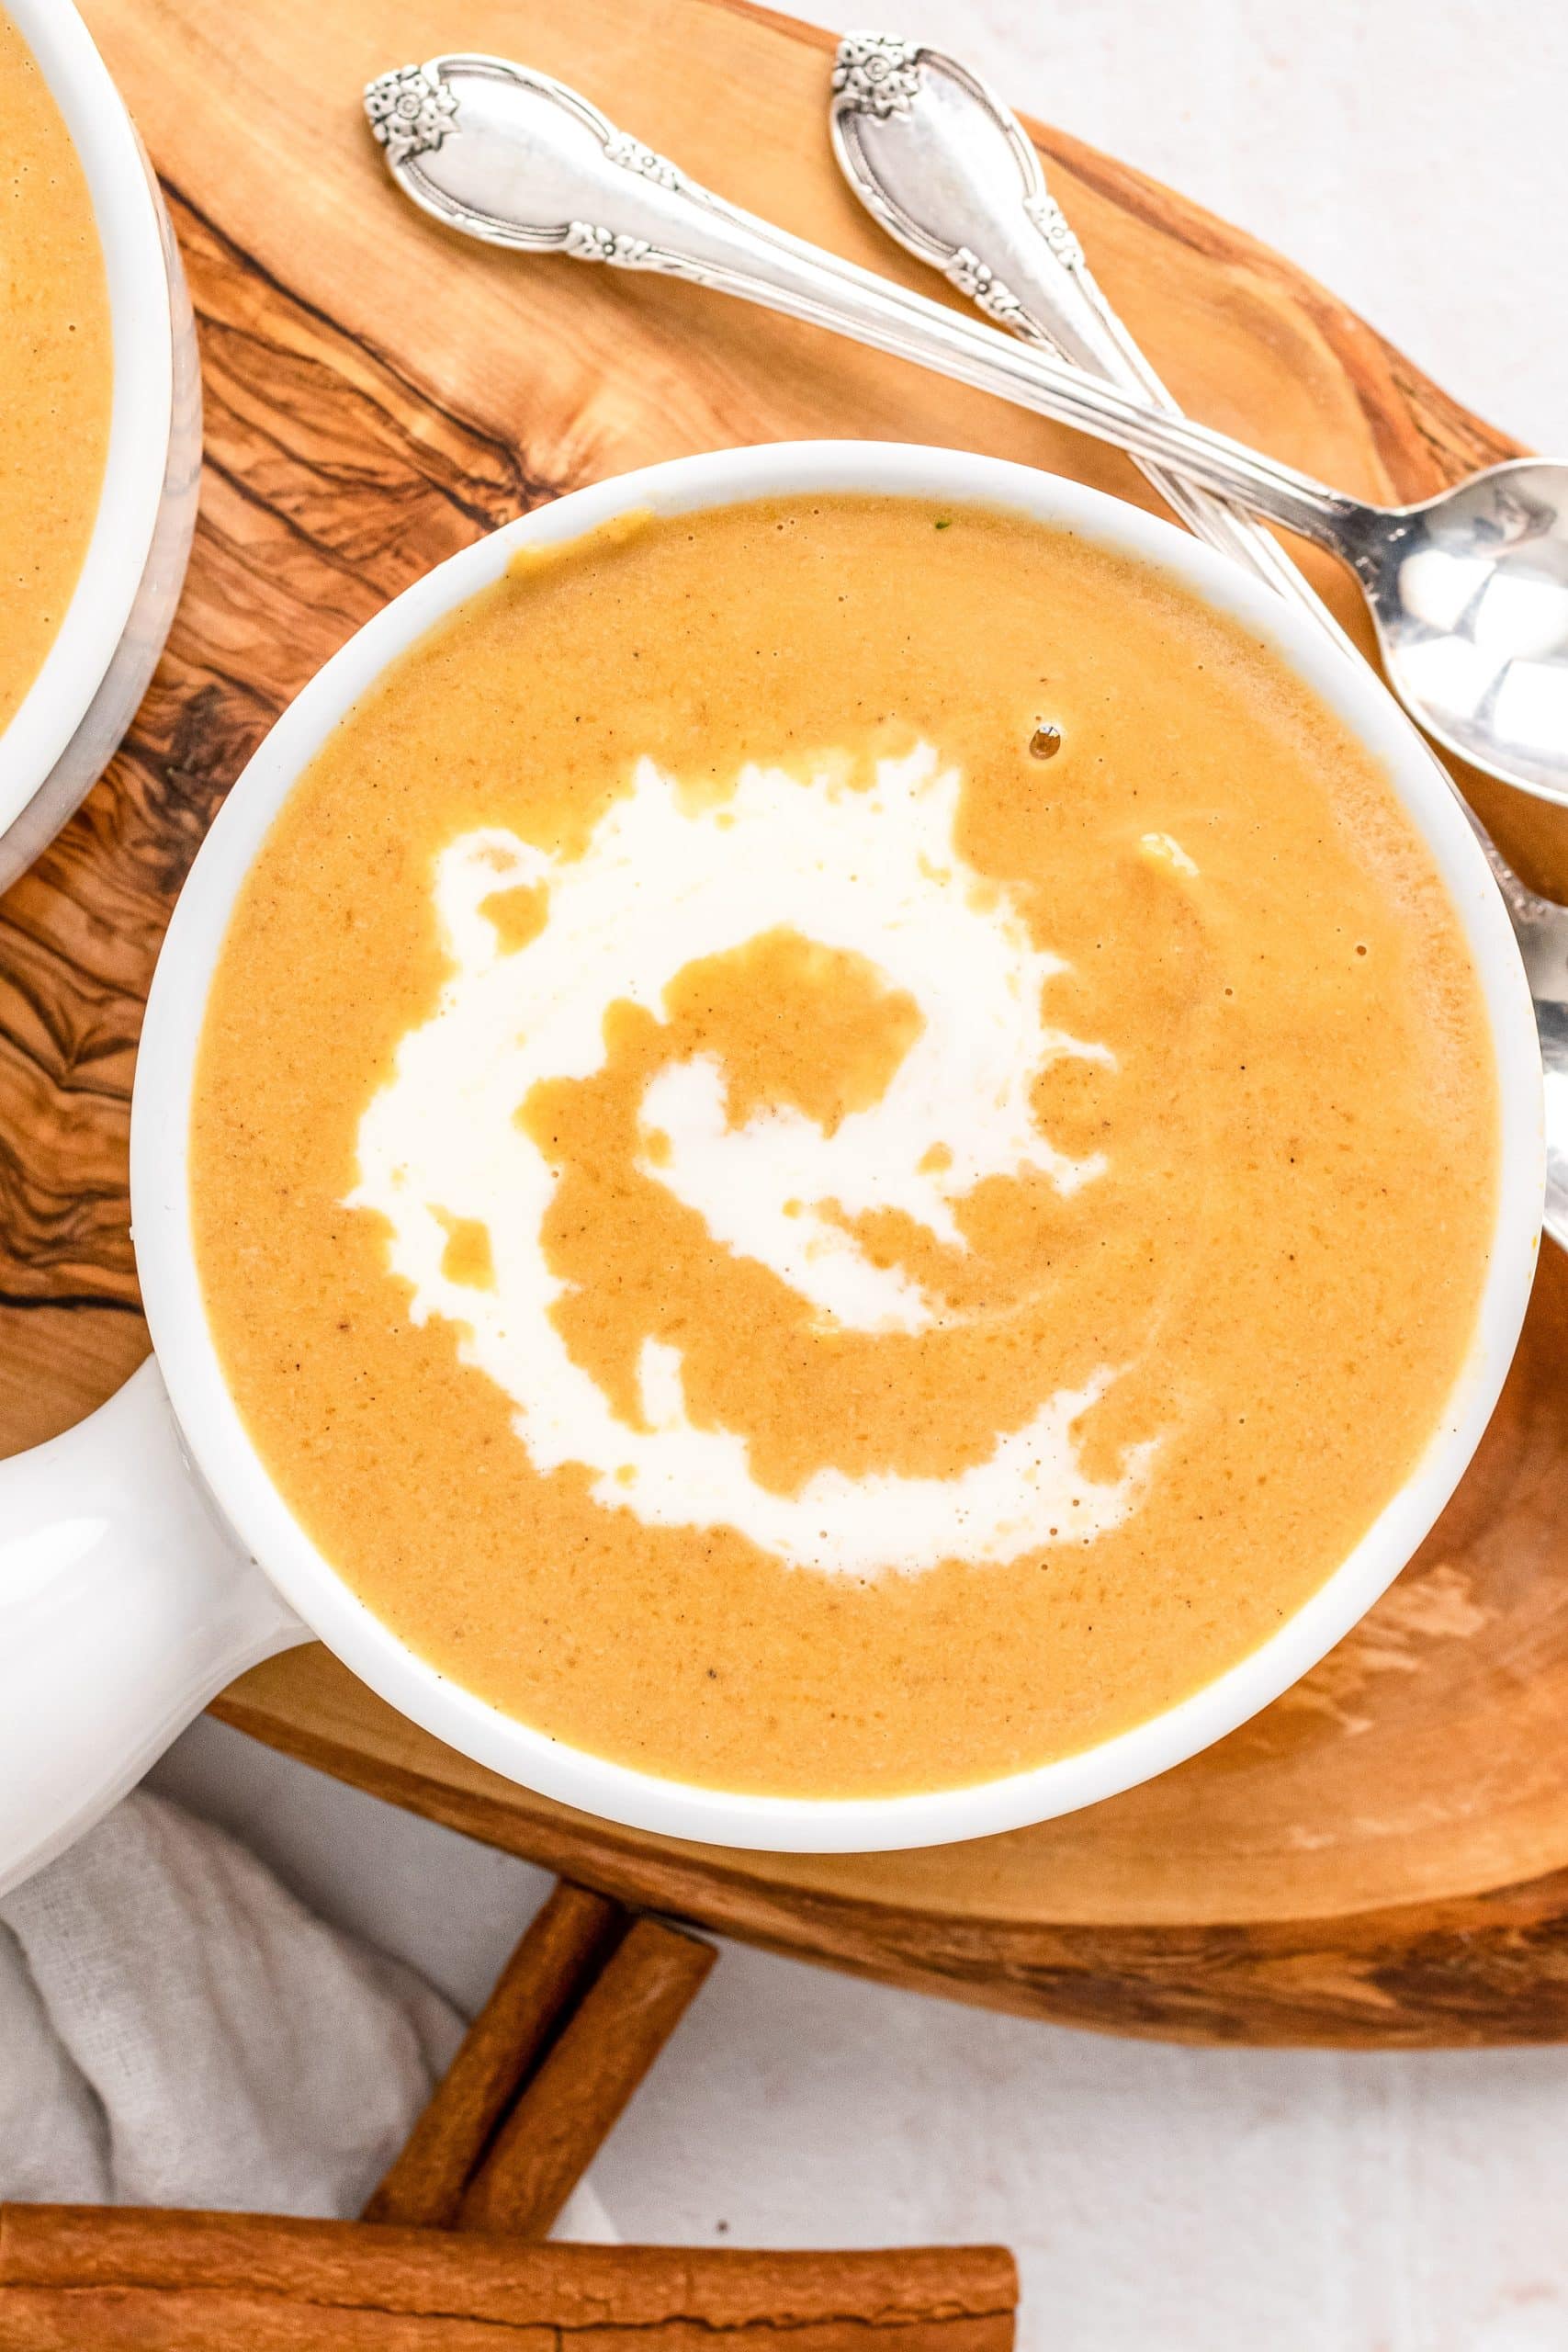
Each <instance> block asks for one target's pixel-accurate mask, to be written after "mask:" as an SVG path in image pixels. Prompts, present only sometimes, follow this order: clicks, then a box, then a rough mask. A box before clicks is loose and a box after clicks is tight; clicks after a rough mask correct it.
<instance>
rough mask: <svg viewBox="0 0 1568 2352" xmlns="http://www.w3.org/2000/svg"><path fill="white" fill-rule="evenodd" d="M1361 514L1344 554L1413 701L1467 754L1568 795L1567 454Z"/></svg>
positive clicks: (1548, 793)
mask: <svg viewBox="0 0 1568 2352" xmlns="http://www.w3.org/2000/svg"><path fill="white" fill-rule="evenodd" d="M1362 513H1363V515H1365V516H1366V518H1367V523H1368V528H1367V530H1366V533H1365V538H1364V542H1363V544H1361V545H1360V546H1357V545H1356V544H1355V542H1354V539H1353V538H1351V539H1349V541H1348V545H1347V548H1346V549H1345V552H1346V553H1347V554H1348V558H1349V560H1350V561H1351V563H1352V565H1353V567H1354V569H1355V571H1356V573H1357V575H1358V577H1359V580H1360V582H1361V585H1362V588H1363V589H1364V591H1365V593H1366V597H1367V602H1368V604H1369V605H1371V612H1372V617H1373V620H1374V621H1375V623H1376V625H1377V631H1378V637H1379V639H1380V641H1381V643H1382V652H1383V660H1384V662H1385V664H1386V667H1387V670H1388V674H1389V679H1390V682H1391V683H1392V684H1393V688H1394V691H1395V692H1396V693H1397V694H1398V695H1399V698H1400V700H1401V701H1402V702H1403V703H1404V706H1405V707H1406V709H1407V710H1409V711H1410V712H1411V713H1412V715H1413V716H1414V717H1415V718H1418V719H1419V720H1420V722H1421V724H1422V726H1423V727H1425V728H1426V729H1427V733H1428V734H1429V735H1434V736H1436V738H1437V739H1438V741H1439V742H1440V743H1444V744H1446V745H1447V746H1448V748H1449V749H1450V751H1453V752H1458V753H1459V754H1460V757H1461V759H1465V760H1469V761H1471V762H1472V764H1473V765H1475V766H1476V767H1482V768H1486V769H1488V770H1489V771H1490V772H1491V773H1492V774H1493V775H1499V776H1502V777H1503V778H1504V779H1505V780H1506V781H1507V782H1509V783H1512V784H1517V785H1521V786H1524V788H1525V789H1526V790H1527V791H1530V792H1535V793H1537V794H1539V795H1540V797H1542V798H1545V799H1549V800H1557V801H1562V802H1563V803H1565V804H1568V466H1564V465H1557V464H1553V463H1551V461H1550V460H1548V459H1546V458H1516V459H1514V460H1513V461H1512V462H1510V463H1508V464H1506V465H1500V466H1492V467H1489V468H1488V469H1487V470H1486V471H1485V472H1484V473H1482V474H1475V475H1473V476H1472V478H1471V479H1470V480H1469V481H1462V482H1460V483H1459V484H1458V485H1457V486H1456V487H1455V488H1454V489H1452V490H1446V491H1441V492H1438V495H1437V497H1435V498H1428V499H1426V500H1423V502H1422V503H1420V504H1419V505H1417V506H1406V507H1399V508H1393V509H1382V508H1376V507H1367V508H1364V509H1363V510H1362Z"/></svg>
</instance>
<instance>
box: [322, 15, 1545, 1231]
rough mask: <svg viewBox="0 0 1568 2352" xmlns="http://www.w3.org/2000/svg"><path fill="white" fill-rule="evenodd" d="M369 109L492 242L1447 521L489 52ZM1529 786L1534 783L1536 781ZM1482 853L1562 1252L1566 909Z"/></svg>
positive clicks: (1184, 453)
mask: <svg viewBox="0 0 1568 2352" xmlns="http://www.w3.org/2000/svg"><path fill="white" fill-rule="evenodd" d="M365 107H366V113H367V116H368V118H369V121H370V125H371V128H372V130H374V131H375V134H376V136H377V138H378V140H379V141H381V143H382V145H383V147H384V148H385V150H386V154H387V161H388V164H389V167H390V168H391V171H392V173H393V175H394V177H395V178H396V179H397V180H398V182H399V184H400V186H401V187H402V188H403V189H404V191H405V193H406V194H407V195H408V196H410V197H411V198H412V200H413V201H414V203H416V204H417V205H419V206H420V207H421V208H422V209H423V210H424V211H426V212H428V213H430V214H431V215H432V216H433V217H434V219H436V220H442V221H445V222H446V223H447V225H448V226H450V227H452V228H456V229H461V230H463V231H465V232H467V233H468V235H470V236H475V237H479V238H481V239H482V240H484V241H485V242H486V243H491V244H496V245H506V246H512V247H514V248H518V249H521V250H523V251H525V252H530V253H565V254H571V255H572V256H574V257H575V258H576V259H578V260H580V261H592V262H608V263H612V264H615V265H616V266H619V267H621V268H625V269H647V270H657V271H661V272H663V273H664V274H665V275H667V276H670V277H681V278H684V279H687V280H688V281H689V282H691V283H693V284H694V285H699V286H711V287H713V288H716V289H717V290H718V291H720V292H724V293H729V294H737V295H739V296H741V297H742V298H743V299H745V300H749V301H753V302H758V303H761V304H763V305H764V306H765V307H767V308H769V309H771V310H775V311H784V312H785V313H787V314H788V315H789V316H791V317H794V318H798V319H803V320H806V321H807V322H809V323H810V324H813V325H816V326H823V327H830V328H833V329H835V330H836V331H837V332H838V333H840V334H848V335H851V336H852V337H853V338H855V339H856V340H857V341H859V342H862V343H866V344H870V345H874V347H875V348H877V349H878V350H883V351H887V352H891V353H893V354H894V355H895V356H897V357H900V358H905V359H910V360H914V361H915V362H917V363H918V364H919V365H921V366H924V367H928V368H935V369H937V370H938V371H939V372H941V373H943V374H946V375H949V376H952V377H954V378H956V379H958V380H959V381H961V382H964V383H967V384H972V385H974V386H976V388H977V389H978V390H982V391H988V392H994V393H996V394H998V396H999V397H1000V398H1001V399H1003V400H1011V401H1017V402H1019V403H1021V405H1022V406H1023V407H1025V408H1031V409H1034V410H1036V411H1037V412H1038V413H1041V414H1043V415H1047V416H1055V417H1057V418H1059V419H1060V420H1061V421H1062V422H1064V423H1065V424H1073V425H1077V426H1078V427H1079V428H1080V429H1081V430H1083V431H1084V432H1087V433H1090V434H1093V435H1096V436H1097V437H1098V438H1100V439H1101V440H1106V441H1110V442H1112V443H1114V444H1116V445H1117V446H1119V447H1122V448H1126V449H1128V450H1130V451H1131V452H1132V453H1133V454H1134V456H1135V457H1137V458H1139V459H1140V460H1142V459H1144V458H1148V459H1150V460H1151V461H1152V462H1154V463H1155V464H1156V465H1158V464H1161V463H1166V464H1169V465H1171V466H1172V467H1174V468H1176V469H1179V471H1180V472H1181V473H1182V474H1183V475H1184V476H1186V477H1190V478H1192V479H1195V480H1197V481H1200V482H1201V483H1202V484H1203V485H1205V486H1206V487H1207V488H1209V489H1211V490H1213V491H1217V492H1221V493H1222V494H1224V492H1235V494H1237V495H1238V496H1240V497H1242V498H1243V499H1244V500H1245V501H1246V503H1247V504H1249V505H1252V506H1257V507H1260V508H1262V509H1263V510H1265V511H1267V512H1268V513H1269V514H1270V515H1273V516H1274V517H1275V519H1277V520H1279V521H1280V522H1283V523H1285V524H1287V525H1288V526H1290V527H1292V528H1293V529H1297V530H1301V531H1303V532H1304V533H1305V534H1306V535H1307V536H1308V537H1324V538H1325V543H1330V544H1333V545H1335V546H1336V547H1338V546H1339V543H1340V536H1341V533H1342V532H1343V533H1345V534H1348V531H1349V529H1350V523H1351V520H1353V519H1354V518H1357V517H1363V518H1367V521H1366V525H1365V528H1366V531H1367V533H1368V535H1369V544H1370V541H1371V537H1372V536H1375V530H1374V526H1377V525H1378V524H1380V523H1382V524H1386V525H1387V526H1389V527H1390V529H1391V531H1393V530H1394V529H1403V530H1405V531H1406V533H1407V535H1408V538H1409V544H1410V546H1411V547H1412V548H1415V547H1416V544H1417V542H1419V543H1420V545H1422V546H1425V545H1426V544H1427V539H1428V538H1429V537H1431V535H1432V533H1433V532H1434V530H1440V529H1441V528H1443V527H1446V526H1443V524H1442V518H1441V515H1440V514H1439V513H1438V510H1439V509H1440V508H1442V507H1443V506H1444V504H1445V501H1444V500H1435V501H1429V502H1427V504H1426V505H1424V506H1417V507H1411V508H1408V509H1397V510H1384V509H1382V508H1376V507H1366V506H1361V505H1359V503H1358V502H1357V501H1355V500H1354V499H1349V498H1346V497H1343V496H1342V495H1341V494H1340V493H1339V492H1337V491H1332V490H1328V489H1325V487H1324V486H1323V485H1322V484H1321V483H1317V482H1314V481H1310V480H1309V479H1308V478H1307V477H1306V476H1304V475H1302V474H1297V473H1295V472H1293V471H1292V469H1291V468H1289V467H1287V466H1281V465H1278V464H1277V463H1276V462H1275V461H1274V460H1273V459H1272V458H1263V457H1259V456H1258V455H1257V454H1256V453H1254V452H1253V451H1250V450H1247V449H1245V448H1243V447H1241V446H1240V444H1239V443H1236V442H1233V441H1229V440H1227V439H1226V438H1225V437H1224V435H1221V434H1217V433H1212V432H1210V431H1209V430H1208V428H1207V427H1205V426H1203V425H1199V424H1191V423H1190V422H1189V421H1188V420H1187V419H1185V418H1182V417H1179V416H1175V415H1172V414H1170V413H1168V412H1162V411H1160V410H1157V409H1154V408H1150V407H1147V406H1145V404H1144V403H1143V402H1141V401H1137V400H1134V399H1133V398H1131V397H1129V395H1127V394H1126V393H1124V392H1122V391H1120V390H1117V389H1116V388H1115V387H1113V386H1111V385H1110V384H1108V383H1105V382H1103V381H1101V380H1100V379H1096V378H1095V377H1092V376H1090V375H1089V374H1087V373H1086V372H1085V371H1084V370H1083V369H1081V368H1076V367H1073V366H1071V365H1069V364H1068V363H1067V362H1066V361H1063V360H1059V359H1055V358H1053V357H1052V356H1050V355H1049V353H1048V352H1046V351H1045V350H1043V349H1041V348H1039V347H1035V346H1032V345H1028V346H1026V345H1023V344H1021V343H1020V342H1017V341H1015V340H1013V339H1012V338H1010V337H1009V336H1007V335H1004V334H997V333H995V332H993V331H992V330H991V329H990V328H989V327H985V326H981V325H978V324H971V323H970V322H967V321H965V320H964V319H962V318H959V317H955V316H954V314H953V311H950V310H947V309H946V308H944V307H943V306H942V304H940V303H936V302H930V301H927V300H925V299H924V297H923V296H921V295H919V294H911V293H908V292H907V291H906V290H905V289H904V288H902V287H898V286H895V285H893V284H892V283H890V282H889V281H888V280H887V279H886V278H880V277H875V276H874V274H873V273H872V272H871V271H869V270H863V269H859V268H857V267H856V266H854V264H853V263H852V262H847V261H842V260H840V258H839V257H838V256H837V255H836V254H829V253H827V252H824V251H823V250H821V249H820V248H819V247H818V246H815V245H810V244H807V243H806V242H805V241H804V240H803V239H801V238H798V237H793V236H791V235H789V234H788V232H786V231H784V230H782V229H776V228H774V227H773V226H772V225H771V224H770V223H769V222H767V221H764V220H758V219H757V218H756V217H755V216H754V215H753V214H751V213H748V212H743V211H741V210H740V209H739V207H737V206H735V205H730V204H727V203H725V202H724V200H723V199H722V198H719V197H716V196H714V195H713V194H711V193H710V191H709V190H707V189H706V188H704V187H700V186H699V185H698V184H697V183H696V182H695V181H693V180H690V179H688V178H687V177H686V176H685V175H684V174H683V173H682V172H680V171H678V170H677V169H676V167H675V165H674V164H671V163H669V162H667V161H666V160H665V159H664V158H663V157H662V156H660V155H657V154H655V153H653V152H652V151H651V150H650V149H649V148H647V147H645V146H644V145H643V144H642V143H641V141H638V140H636V139H632V138H629V137H628V136H627V135H626V132H624V131H620V130H616V129H615V126H614V124H613V123H611V122H609V121H607V120H606V119H605V118H604V116H603V115H602V114H601V113H600V112H599V110H598V109H597V107H592V106H591V105H590V104H589V103H588V101H587V100H586V99H585V98H582V97H581V96H579V95H578V94H577V92H576V91H574V90H570V89H569V88H567V86H566V85H565V84H564V83H560V82H556V81H553V80H552V79H551V78H550V77H549V76H548V75H547V74H536V73H535V72H533V71H532V70H531V69H529V68H528V67H526V66H523V65H516V64H513V63H512V62H509V61H508V60H506V59H504V58H498V57H484V56H469V55H452V56H446V57H437V58H434V59H432V60H431V61H430V62H428V63H427V64H425V65H423V66H412V65H411V66H405V67H403V68H401V69H400V70H399V71H398V72H396V73H392V74H383V75H381V76H380V77H379V78H378V80H376V81H374V82H372V83H371V84H370V85H369V86H368V88H367V91H366V97H365ZM1561 470H1562V469H1551V468H1540V467H1535V466H1533V465H1532V464H1531V463H1530V462H1529V461H1523V462H1522V463H1521V464H1520V465H1518V466H1515V467H1510V466H1502V467H1496V468H1494V469H1492V471H1491V472H1490V473H1488V474H1483V475H1480V476H1477V477H1476V479H1475V481H1472V482H1469V483H1465V484H1462V485H1461V488H1460V490H1459V491H1457V492H1450V493H1448V494H1447V499H1448V501H1450V502H1451V501H1454V500H1459V501H1463V500H1464V499H1466V498H1467V497H1468V498H1473V499H1474V501H1475V502H1476V503H1477V505H1478V507H1479V508H1484V507H1486V506H1487V505H1488V504H1489V503H1491V502H1506V498H1507V497H1509V496H1512V495H1513V494H1514V493H1512V492H1509V490H1508V487H1507V485H1508V484H1509V482H1510V481H1513V480H1514V479H1515V478H1516V477H1517V478H1518V479H1520V480H1521V481H1525V480H1527V479H1528V478H1530V477H1532V476H1533V475H1534V474H1536V473H1547V474H1551V475H1553V476H1555V475H1557V474H1559V473H1560V472H1561ZM1489 486H1490V487H1489ZM1520 494H1524V493H1523V492H1521V493H1520ZM1554 515H1555V510H1554ZM1347 518H1349V519H1347ZM1357 527H1358V528H1360V527H1362V526H1359V525H1358V526H1357ZM1556 527H1557V529H1558V531H1559V533H1560V534H1561V536H1560V537H1558V538H1557V539H1555V540H1553V541H1552V542H1551V545H1553V546H1554V547H1556V548H1557V549H1558V552H1559V554H1560V555H1561V556H1562V559H1563V561H1564V565H1565V573H1564V586H1563V590H1562V594H1563V600H1564V610H1565V622H1564V637H1565V639H1568V524H1564V523H1563V522H1562V520H1561V518H1558V519H1557V522H1556ZM1330 533H1332V534H1333V535H1334V536H1333V537H1332V539H1329V538H1328V536H1327V535H1329V534H1330ZM1434 544H1435V542H1434ZM1438 552H1439V553H1440V552H1441V550H1440V549H1439V550H1438ZM1280 560H1281V562H1283V561H1284V558H1283V556H1282V555H1281V557H1280ZM1509 560H1510V559H1509V556H1508V553H1507V549H1506V548H1500V549H1499V552H1498V554H1497V555H1496V556H1495V559H1494V563H1495V566H1496V567H1498V568H1499V570H1501V571H1506V570H1507V567H1508V564H1509ZM1287 569H1292V567H1289V566H1287ZM1509 577H1510V578H1511V577H1512V574H1511V572H1510V573H1509ZM1559 654H1560V660H1559V662H1558V664H1557V665H1556V669H1557V674H1559V675H1561V676H1562V680H1563V684H1564V692H1565V694H1568V642H1565V643H1564V645H1563V646H1562V647H1561V648H1560V649H1559ZM1546 666H1548V667H1552V666H1553V665H1552V664H1551V663H1548V664H1547V665H1546ZM1559 742H1560V745H1561V756H1562V771H1561V776H1560V788H1559V791H1556V792H1553V794H1551V796H1550V797H1562V798H1563V799H1565V800H1568V709H1565V713H1564V721H1563V731H1562V735H1561V737H1560V738H1559ZM1492 764H1494V765H1495V762H1494V763H1492ZM1527 788H1530V789H1534V790H1537V791H1540V790H1541V789H1542V788H1543V787H1542V786H1541V785H1540V783H1539V782H1535V783H1533V784H1531V785H1530V786H1529V787H1527ZM1477 830H1478V831H1479V828H1478V829H1477ZM1483 839H1484V836H1483ZM1487 847H1488V852H1489V854H1490V855H1491V857H1492V861H1493V867H1494V871H1495V873H1496V875H1497V878H1498V883H1499V887H1500V888H1502V890H1503V893H1504V896H1505V898H1506V900H1507V902H1508V907H1509V911H1510V913H1511V915H1512V917H1513V920H1514V927H1515V931H1516V933H1517V935H1518V939H1519V944H1520V948H1521V951H1522V953H1523V956H1524V960H1525V966H1526V969H1527V972H1528V973H1529V980H1530V987H1531V991H1532V994H1533V995H1534V998H1535V1002H1536V1011H1537V1016H1538V1020H1539V1022H1540V1029H1541V1045H1542V1055H1543V1059H1544V1061H1545V1063H1546V1069H1547V1092H1548V1114H1547V1115H1548V1127H1549V1136H1555V1142H1554V1143H1552V1142H1551V1141H1549V1171H1548V1221H1549V1223H1550V1225H1551V1229H1552V1230H1553V1232H1554V1233H1555V1235H1556V1237H1557V1238H1558V1239H1560V1240H1562V1242H1563V1244H1564V1246H1565V1247H1568V910H1563V909H1561V908H1558V907H1556V906H1553V905H1552V904H1551V901H1549V900H1547V899H1539V898H1537V897H1536V896H1535V894H1534V893H1533V892H1530V891H1529V890H1527V889H1526V888H1524V886H1523V884H1522V883H1520V882H1519V881H1518V879H1517V876H1515V875H1514V874H1513V873H1512V872H1511V871H1510V869H1509V868H1508V867H1507V866H1506V865H1504V863H1503V861H1502V860H1501V858H1499V857H1498V856H1497V855H1496V854H1495V851H1492V850H1491V845H1490V843H1488V844H1487Z"/></svg>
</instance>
